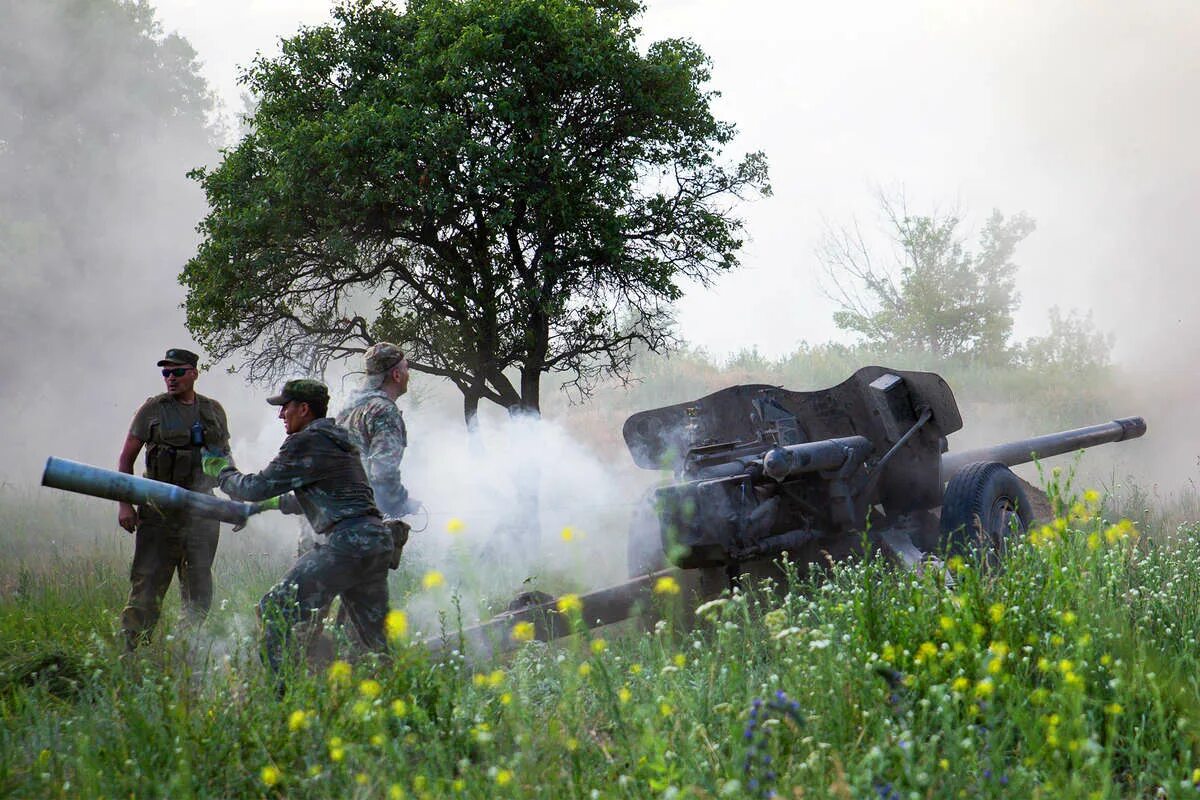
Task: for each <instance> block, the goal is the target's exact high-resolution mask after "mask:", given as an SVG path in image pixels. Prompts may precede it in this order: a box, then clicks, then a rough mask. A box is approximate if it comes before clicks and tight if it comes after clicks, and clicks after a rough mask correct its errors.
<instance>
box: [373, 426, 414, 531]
mask: <svg viewBox="0 0 1200 800" xmlns="http://www.w3.org/2000/svg"><path fill="white" fill-rule="evenodd" d="M367 432H368V434H369V439H368V441H369V442H370V446H369V447H368V452H367V454H366V456H367V478H368V479H369V480H370V481H371V488H373V489H374V490H375V505H377V506H378V507H379V510H380V511H381V512H383V515H384V516H385V517H402V516H404V515H405V514H406V513H408V490H407V489H405V488H404V484H403V483H402V482H401V480H400V461H401V460H402V459H403V458H404V450H405V448H407V447H408V432H407V431H406V430H405V427H404V418H403V417H402V416H400V411H399V409H397V408H395V407H394V406H393V407H392V408H391V409H390V410H386V411H384V412H383V413H379V414H373V415H371V416H370V417H369V418H368V419H367Z"/></svg>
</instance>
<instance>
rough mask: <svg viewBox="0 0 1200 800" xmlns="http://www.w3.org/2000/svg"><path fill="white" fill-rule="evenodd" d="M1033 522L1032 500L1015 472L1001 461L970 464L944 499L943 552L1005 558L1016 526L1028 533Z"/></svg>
mask: <svg viewBox="0 0 1200 800" xmlns="http://www.w3.org/2000/svg"><path fill="white" fill-rule="evenodd" d="M1032 518H1033V515H1032V513H1031V510H1030V505H1029V498H1028V497H1027V496H1026V495H1025V489H1024V488H1023V487H1022V483H1021V479H1020V478H1018V477H1017V476H1016V475H1015V474H1013V471H1012V470H1010V469H1009V468H1008V467H1006V466H1004V465H1003V464H1001V463H999V462H997V461H980V462H976V463H974V464H969V465H968V466H966V467H965V468H963V469H962V471H960V472H959V473H958V474H957V475H955V476H954V477H953V478H951V479H950V483H949V484H947V486H946V494H945V496H944V497H943V498H942V518H941V524H940V529H941V548H942V551H943V552H945V553H946V554H947V555H965V554H967V553H971V552H982V553H984V554H985V555H986V556H987V557H988V558H989V559H991V558H995V557H996V556H1002V555H1003V554H1004V553H1005V552H1006V550H1007V541H1008V538H1009V535H1010V532H1011V531H1012V526H1013V525H1014V524H1015V525H1016V530H1017V531H1018V532H1019V533H1024V532H1025V531H1026V530H1027V529H1028V528H1029V523H1030V520H1031V519H1032Z"/></svg>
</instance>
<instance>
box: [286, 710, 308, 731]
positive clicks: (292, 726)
mask: <svg viewBox="0 0 1200 800" xmlns="http://www.w3.org/2000/svg"><path fill="white" fill-rule="evenodd" d="M306 728H308V714H307V713H306V712H304V711H301V710H300V709H296V710H295V711H293V712H292V713H291V715H290V716H289V717H288V730H289V731H291V732H292V733H295V732H296V731H300V730H304V729H306Z"/></svg>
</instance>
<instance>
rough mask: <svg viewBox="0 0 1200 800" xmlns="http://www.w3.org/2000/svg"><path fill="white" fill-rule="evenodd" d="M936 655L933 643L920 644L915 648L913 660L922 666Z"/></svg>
mask: <svg viewBox="0 0 1200 800" xmlns="http://www.w3.org/2000/svg"><path fill="white" fill-rule="evenodd" d="M936 655H937V645H935V644H934V643H933V642H921V646H920V647H918V648H917V656H916V658H914V659H913V660H914V661H916V662H917V663H918V664H924V663H925V662H926V661H928V660H929V659H931V658H933V657H934V656H936Z"/></svg>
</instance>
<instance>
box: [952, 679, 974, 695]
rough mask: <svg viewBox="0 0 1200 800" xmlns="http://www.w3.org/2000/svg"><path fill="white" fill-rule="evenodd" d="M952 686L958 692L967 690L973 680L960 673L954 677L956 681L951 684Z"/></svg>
mask: <svg viewBox="0 0 1200 800" xmlns="http://www.w3.org/2000/svg"><path fill="white" fill-rule="evenodd" d="M950 688H951V689H952V690H954V691H956V692H965V691H966V690H967V689H970V688H971V681H970V679H968V678H964V677H963V676H961V675H959V676H958V677H957V678H955V679H954V682H953V683H951V684H950Z"/></svg>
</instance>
